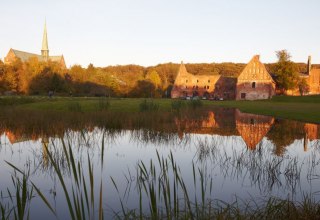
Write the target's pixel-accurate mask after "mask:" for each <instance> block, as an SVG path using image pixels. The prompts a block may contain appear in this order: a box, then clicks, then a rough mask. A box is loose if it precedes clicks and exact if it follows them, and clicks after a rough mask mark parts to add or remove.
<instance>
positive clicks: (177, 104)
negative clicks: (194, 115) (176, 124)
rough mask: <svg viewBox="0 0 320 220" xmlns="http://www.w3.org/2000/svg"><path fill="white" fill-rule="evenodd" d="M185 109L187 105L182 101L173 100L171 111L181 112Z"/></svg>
mask: <svg viewBox="0 0 320 220" xmlns="http://www.w3.org/2000/svg"><path fill="white" fill-rule="evenodd" d="M183 107H185V103H184V102H183V101H181V100H173V101H172V102H171V109H172V110H173V111H180V109H181V108H183Z"/></svg>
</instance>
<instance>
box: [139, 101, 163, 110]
mask: <svg viewBox="0 0 320 220" xmlns="http://www.w3.org/2000/svg"><path fill="white" fill-rule="evenodd" d="M139 107H140V112H146V111H158V109H159V104H157V103H154V102H153V101H152V100H151V101H147V100H146V99H144V100H143V101H142V102H141V103H140V105H139Z"/></svg>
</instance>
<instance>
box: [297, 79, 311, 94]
mask: <svg viewBox="0 0 320 220" xmlns="http://www.w3.org/2000/svg"><path fill="white" fill-rule="evenodd" d="M298 88H299V92H300V95H301V96H303V95H306V94H308V93H309V91H310V87H309V84H308V82H307V80H306V79H305V78H301V79H300V80H299V82H298Z"/></svg>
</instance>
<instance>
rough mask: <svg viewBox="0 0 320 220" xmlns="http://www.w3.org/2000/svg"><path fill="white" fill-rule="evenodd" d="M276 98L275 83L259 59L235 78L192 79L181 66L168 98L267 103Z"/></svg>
mask: <svg viewBox="0 0 320 220" xmlns="http://www.w3.org/2000/svg"><path fill="white" fill-rule="evenodd" d="M274 94H275V82H274V81H273V79H272V77H271V75H270V74H269V73H268V71H267V69H266V68H265V66H264V64H262V63H261V62H260V60H259V56H258V55H256V56H254V57H253V58H252V59H251V61H250V62H249V63H248V64H247V66H246V67H245V68H244V70H243V71H242V72H241V73H240V75H239V76H238V77H237V78H230V77H224V76H221V75H193V74H191V73H188V72H187V69H186V67H185V65H184V64H183V63H181V65H180V68H179V71H178V74H177V77H176V80H175V82H174V85H173V89H172V91H171V98H182V97H187V96H189V97H194V96H200V97H207V98H223V99H243V100H255V99H269V98H271V97H272V96H273V95H274Z"/></svg>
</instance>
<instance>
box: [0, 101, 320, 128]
mask: <svg viewBox="0 0 320 220" xmlns="http://www.w3.org/2000/svg"><path fill="white" fill-rule="evenodd" d="M185 103H186V104H185ZM0 106H3V107H9V108H12V107H14V108H17V109H22V110H23V109H27V110H43V111H46V110H51V111H76V112H96V111H102V110H108V111H112V112H125V113H131V112H139V111H155V110H156V111H160V112H163V111H179V110H180V109H181V108H185V107H193V108H196V107H201V106H203V107H207V108H215V107H224V108H238V109H240V110H241V111H242V112H247V113H254V114H262V115H270V116H275V117H278V118H283V119H293V120H300V121H305V122H315V123H319V122H320V96H319V95H318V96H303V97H291V96H275V97H273V98H272V99H271V100H256V101H235V100H232V101H203V100H202V101H200V100H194V101H190V100H171V99H139V98H111V99H106V98H86V97H83V98H72V97H55V98H52V99H49V98H46V97H5V98H4V97H2V98H0Z"/></svg>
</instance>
